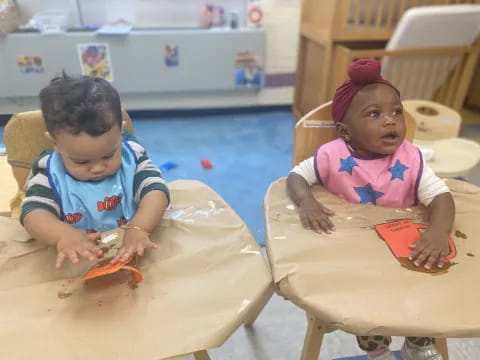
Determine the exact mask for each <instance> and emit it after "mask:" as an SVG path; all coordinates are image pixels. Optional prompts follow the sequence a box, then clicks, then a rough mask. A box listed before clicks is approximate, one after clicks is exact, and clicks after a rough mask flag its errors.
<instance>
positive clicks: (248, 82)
mask: <svg viewBox="0 0 480 360" xmlns="http://www.w3.org/2000/svg"><path fill="white" fill-rule="evenodd" d="M262 83H263V59H262V56H261V55H260V54H258V53H256V52H252V51H242V52H238V53H237V56H236V61H235V84H236V86H237V87H240V88H259V87H261V86H262Z"/></svg>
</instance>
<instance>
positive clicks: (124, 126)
mask: <svg viewBox="0 0 480 360" xmlns="http://www.w3.org/2000/svg"><path fill="white" fill-rule="evenodd" d="M126 129H127V122H126V121H122V132H124V131H125V130H126Z"/></svg>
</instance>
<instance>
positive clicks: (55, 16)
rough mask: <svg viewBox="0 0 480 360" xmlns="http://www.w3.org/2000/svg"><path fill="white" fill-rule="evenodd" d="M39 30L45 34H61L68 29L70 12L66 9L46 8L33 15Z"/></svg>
mask: <svg viewBox="0 0 480 360" xmlns="http://www.w3.org/2000/svg"><path fill="white" fill-rule="evenodd" d="M33 19H34V20H35V23H36V24H37V27H38V30H40V32H41V33H45V34H59V33H63V32H65V31H67V27H68V12H67V11H66V10H46V11H42V12H39V13H37V14H35V15H34V16H33Z"/></svg>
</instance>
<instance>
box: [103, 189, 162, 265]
mask: <svg viewBox="0 0 480 360" xmlns="http://www.w3.org/2000/svg"><path fill="white" fill-rule="evenodd" d="M167 206H168V198H167V195H166V193H165V192H164V191H159V190H153V191H150V192H148V193H147V194H146V195H145V196H144V197H143V198H142V200H141V201H140V204H139V206H138V210H137V212H136V213H135V216H134V217H133V218H132V220H131V221H130V222H129V223H128V225H127V230H126V231H125V236H124V238H123V244H122V247H121V248H120V249H119V250H118V253H117V255H116V256H115V258H113V260H112V263H114V262H117V261H126V260H128V258H130V257H131V256H132V255H133V254H135V253H137V254H138V255H140V256H142V255H143V254H144V250H145V249H146V248H153V249H156V248H157V247H158V246H157V245H156V244H155V243H154V242H152V241H151V240H150V233H151V232H152V231H153V230H154V229H155V227H156V226H157V225H158V224H159V223H160V221H161V220H162V216H163V213H164V212H165V210H166V209H167Z"/></svg>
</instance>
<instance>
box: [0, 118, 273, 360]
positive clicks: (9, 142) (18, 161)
mask: <svg viewBox="0 0 480 360" xmlns="http://www.w3.org/2000/svg"><path fill="white" fill-rule="evenodd" d="M122 120H123V121H125V123H126V129H128V130H130V131H131V132H132V133H133V132H134V129H133V124H132V120H131V118H130V116H129V115H128V113H127V112H126V111H125V110H124V109H122ZM45 132H46V128H45V123H44V120H43V116H42V113H41V111H40V110H36V111H28V112H22V113H18V114H14V115H13V116H12V117H11V118H10V120H9V121H8V123H7V125H6V126H5V133H4V142H5V146H6V149H7V156H8V163H9V164H10V166H11V168H12V172H13V175H14V177H15V180H16V182H17V184H18V192H17V194H16V195H15V197H14V199H13V200H12V202H11V204H10V205H11V209H12V213H11V216H12V217H19V216H20V210H21V207H20V205H21V202H22V199H23V189H24V186H25V182H26V180H27V178H28V175H29V173H30V169H31V167H32V164H33V162H34V161H35V159H36V158H37V157H38V156H39V155H40V154H41V152H42V151H44V150H46V149H48V148H50V147H51V143H50V142H49V140H48V139H47V138H46V136H45ZM271 295H273V289H272V290H271V293H270V295H269V296H268V298H270V297H271ZM264 305H265V304H262V306H260V307H259V308H257V309H255V310H254V311H252V312H251V315H250V317H249V319H248V320H247V321H246V322H245V326H247V327H248V326H252V325H253V323H254V321H255V320H256V319H257V317H258V315H259V314H260V312H261V311H262V309H263V307H264ZM188 355H193V356H194V357H195V359H196V360H210V356H209V354H208V351H207V350H201V351H197V352H195V353H192V354H185V355H180V356H176V357H174V358H169V359H165V360H180V359H183V358H185V357H186V356H188Z"/></svg>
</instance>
